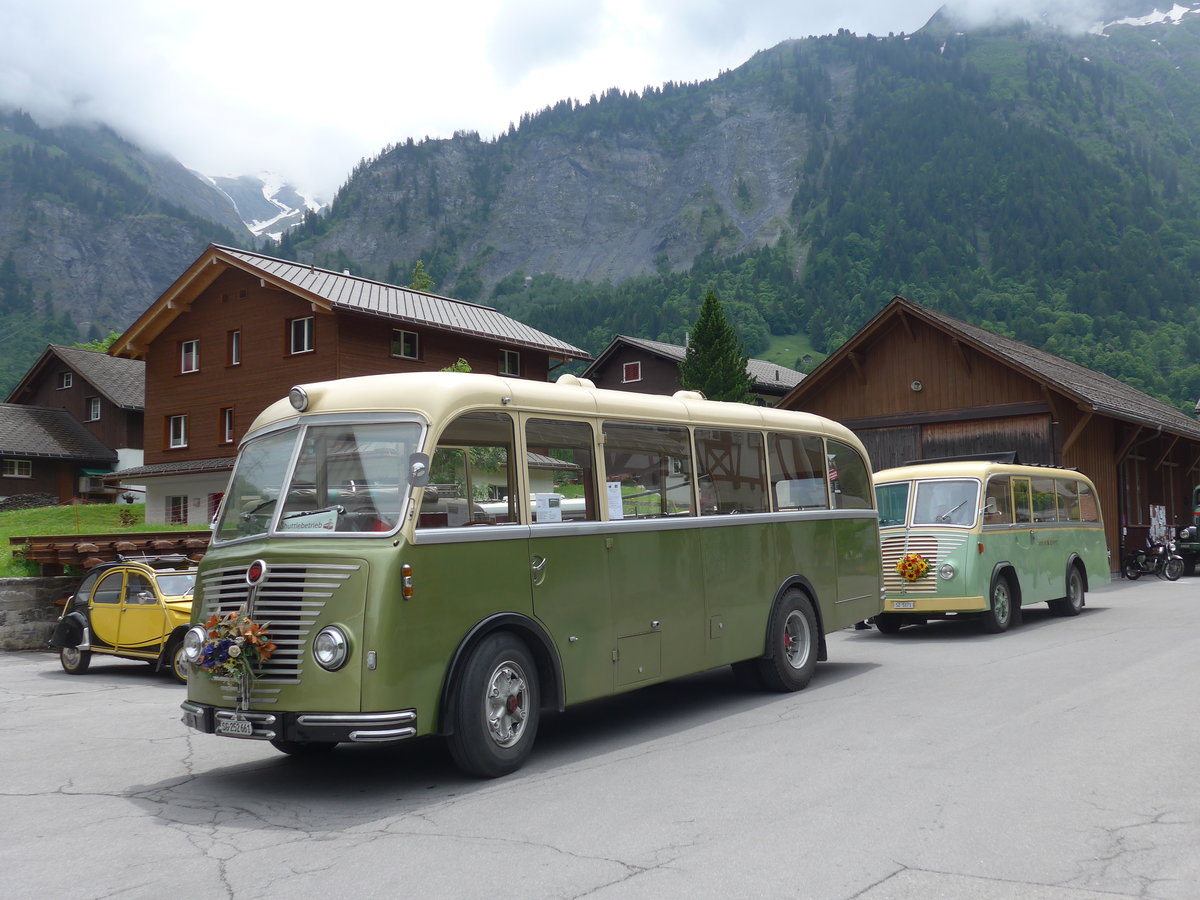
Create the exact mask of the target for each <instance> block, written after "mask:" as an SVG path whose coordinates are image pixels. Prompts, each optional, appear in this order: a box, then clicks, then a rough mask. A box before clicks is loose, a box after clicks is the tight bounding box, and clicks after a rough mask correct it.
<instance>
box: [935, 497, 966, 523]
mask: <svg viewBox="0 0 1200 900" xmlns="http://www.w3.org/2000/svg"><path fill="white" fill-rule="evenodd" d="M967 499H968V500H969V499H970V498H969V497H968V498H967ZM966 505H967V501H966V500H964V501H963V502H962V503H960V504H958V506H955V507H952V508H951V509H948V510H946V511H945V512H944V513H942V514H941V515H940V516H938V521H939V522H949V521H950V517H951V516H952V515H954V514H955V513H956V512H958V511H959V510H960V509H962V508H963V507H964V506H966Z"/></svg>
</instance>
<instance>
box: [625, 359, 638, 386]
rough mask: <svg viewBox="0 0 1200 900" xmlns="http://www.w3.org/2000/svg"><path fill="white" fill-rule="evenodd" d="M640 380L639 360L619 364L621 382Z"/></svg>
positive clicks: (627, 382)
mask: <svg viewBox="0 0 1200 900" xmlns="http://www.w3.org/2000/svg"><path fill="white" fill-rule="evenodd" d="M641 380H642V364H641V363H640V362H630V363H625V364H624V365H623V366H621V382H622V383H623V384H629V383H630V382H632V381H641Z"/></svg>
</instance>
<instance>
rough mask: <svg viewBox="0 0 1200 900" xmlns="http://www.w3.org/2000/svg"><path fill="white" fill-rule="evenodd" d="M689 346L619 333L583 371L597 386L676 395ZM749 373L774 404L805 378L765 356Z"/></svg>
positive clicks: (763, 398) (752, 362) (760, 394)
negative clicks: (680, 370) (768, 360)
mask: <svg viewBox="0 0 1200 900" xmlns="http://www.w3.org/2000/svg"><path fill="white" fill-rule="evenodd" d="M686 355H687V348H686V347H683V346H680V345H679V344H667V343H663V342H662V341H647V340H644V339H643V338H635V337H628V336H627V335H623V334H619V335H617V336H616V337H615V338H613V340H612V342H611V343H609V345H608V346H607V347H605V348H604V350H603V351H601V353H600V355H598V356H597V357H596V359H595V361H594V362H592V363H591V365H589V366H588V367H587V369H586V370H585V371H584V372H583V375H582V377H583V378H588V379H590V380H591V381H592V382H593V383H594V384H595V385H596V387H598V388H607V389H608V390H614V391H639V392H641V393H644V394H673V393H675V392H676V391H678V390H679V389H680V388H681V387H682V386H681V385H680V383H679V365H680V363H682V362H683V360H684V357H685V356H686ZM746 374H747V375H749V376H750V378H751V379H752V380H753V391H754V395H755V397H756V398H757V399H758V402H760V403H762V404H763V405H764V406H774V405H775V404H776V403H778V402H779V400H780V399H781V398H782V397H783V396H784V395H785V394H787V392H788V391H790V390H791V389H792V388H794V387H795V386H796V385H797V384H799V383H800V379H802V378H803V377H804V375H802V374H801V373H800V372H797V371H796V370H795V369H789V368H787V367H786V366H780V365H776V364H775V363H772V362H767V361H766V360H763V359H749V360H747V361H746Z"/></svg>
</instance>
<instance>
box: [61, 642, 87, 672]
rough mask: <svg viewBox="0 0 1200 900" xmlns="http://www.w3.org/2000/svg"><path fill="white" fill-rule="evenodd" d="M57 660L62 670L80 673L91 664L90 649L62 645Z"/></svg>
mask: <svg viewBox="0 0 1200 900" xmlns="http://www.w3.org/2000/svg"><path fill="white" fill-rule="evenodd" d="M58 662H59V664H60V665H61V666H62V667H63V671H64V672H68V673H70V674H71V675H82V674H83V673H84V672H86V671H87V670H88V666H90V665H91V664H92V651H91V650H80V649H79V648H78V647H63V648H61V649H60V650H59V651H58Z"/></svg>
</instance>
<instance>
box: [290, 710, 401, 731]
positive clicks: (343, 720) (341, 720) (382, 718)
mask: <svg viewBox="0 0 1200 900" xmlns="http://www.w3.org/2000/svg"><path fill="white" fill-rule="evenodd" d="M415 721H417V711H416V710H415V709H401V710H396V711H395V712H379V713H301V714H300V715H298V716H296V724H297V725H360V726H362V727H364V728H365V727H369V726H371V725H403V724H405V723H408V722H415Z"/></svg>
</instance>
